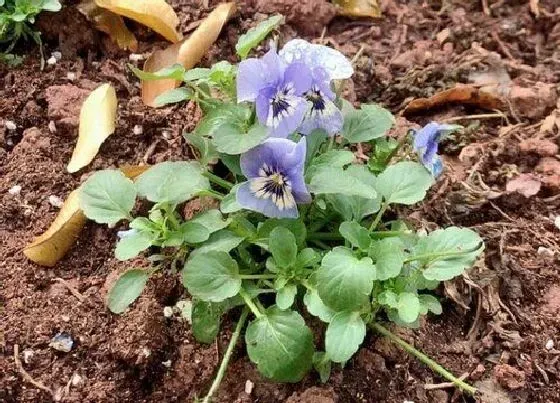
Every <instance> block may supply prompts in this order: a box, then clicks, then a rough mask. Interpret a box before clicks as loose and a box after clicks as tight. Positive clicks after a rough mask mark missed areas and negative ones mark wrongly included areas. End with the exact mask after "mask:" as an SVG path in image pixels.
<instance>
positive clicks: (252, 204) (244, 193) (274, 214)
mask: <svg viewBox="0 0 560 403" xmlns="http://www.w3.org/2000/svg"><path fill="white" fill-rule="evenodd" d="M236 196H237V202H238V203H239V204H240V205H241V206H242V207H243V208H245V209H248V210H253V211H258V212H259V213H262V214H264V215H265V216H267V217H271V218H297V217H298V215H299V213H298V209H297V205H294V206H293V207H291V208H288V209H282V210H280V209H279V208H278V206H277V205H276V204H275V203H274V202H273V201H272V198H270V197H268V198H266V199H265V198H260V197H257V196H256V195H255V194H254V193H253V192H252V191H251V185H250V184H249V182H244V183H242V184H241V186H239V188H238V189H237V194H236Z"/></svg>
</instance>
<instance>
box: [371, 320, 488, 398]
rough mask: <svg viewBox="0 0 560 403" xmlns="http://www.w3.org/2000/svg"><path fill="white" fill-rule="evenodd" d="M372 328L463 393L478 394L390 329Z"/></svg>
mask: <svg viewBox="0 0 560 403" xmlns="http://www.w3.org/2000/svg"><path fill="white" fill-rule="evenodd" d="M370 326H371V327H372V328H373V329H374V330H375V331H377V332H379V333H381V334H382V335H383V336H385V337H387V338H388V339H389V340H391V341H392V342H393V343H395V344H396V345H398V346H399V347H401V348H402V349H403V350H404V351H406V352H407V353H409V354H411V355H413V356H414V357H416V358H417V359H418V360H420V362H422V363H424V364H426V365H427V366H428V367H429V368H430V369H431V370H432V371H434V372H436V373H438V374H439V375H441V376H442V377H443V378H445V379H447V380H448V381H450V382H452V383H453V384H454V385H455V386H457V387H458V388H459V389H461V390H462V391H464V392H467V393H469V394H470V395H473V396H474V395H475V394H476V392H477V390H476V388H474V387H473V386H471V385H469V384H468V383H466V382H464V381H462V380H461V379H459V378H457V377H456V376H455V375H453V374H452V373H451V372H449V371H448V370H446V369H445V368H443V367H442V366H441V365H439V364H438V363H437V362H435V361H434V360H432V359H431V358H430V357H428V356H427V355H426V354H424V353H423V352H421V351H420V350H417V349H416V348H414V346H412V345H411V344H408V343H407V342H406V341H404V340H403V339H401V338H400V337H399V336H397V335H396V334H393V333H391V332H390V331H389V330H388V329H386V328H384V327H383V326H381V325H380V324H378V323H370Z"/></svg>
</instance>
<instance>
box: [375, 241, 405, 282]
mask: <svg viewBox="0 0 560 403" xmlns="http://www.w3.org/2000/svg"><path fill="white" fill-rule="evenodd" d="M369 256H370V257H371V258H372V259H373V260H374V261H375V268H376V269H377V280H381V281H385V280H388V279H390V278H393V277H397V276H398V275H399V274H400V273H401V269H402V267H403V263H404V259H405V256H406V255H405V252H404V244H403V242H402V241H401V240H400V238H396V237H393V238H385V239H381V240H379V241H375V242H373V243H372V244H371V247H370V249H369Z"/></svg>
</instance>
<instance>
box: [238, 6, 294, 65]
mask: <svg viewBox="0 0 560 403" xmlns="http://www.w3.org/2000/svg"><path fill="white" fill-rule="evenodd" d="M283 23H284V16H282V15H273V16H272V17H269V18H268V19H266V20H264V21H262V22H260V23H259V24H258V25H257V26H256V27H253V28H251V29H250V30H248V31H247V32H246V33H244V34H243V35H241V36H240V37H239V39H238V40H237V44H236V45H235V51H236V53H237V55H238V56H239V57H240V58H241V59H245V58H246V57H247V55H248V54H249V52H250V51H251V49H253V48H254V47H256V46H257V45H258V44H259V43H261V41H262V40H263V39H264V38H266V36H267V35H268V34H269V33H271V32H272V31H273V30H275V29H276V28H277V27H278V26H279V25H281V24H283Z"/></svg>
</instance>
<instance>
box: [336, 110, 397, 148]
mask: <svg viewBox="0 0 560 403" xmlns="http://www.w3.org/2000/svg"><path fill="white" fill-rule="evenodd" d="M394 123H395V118H394V117H393V115H392V114H391V112H389V111H388V110H387V109H384V108H382V107H380V106H379V105H362V106H361V108H360V109H355V110H353V111H351V112H349V113H348V114H347V115H346V116H345V118H344V126H343V128H342V135H343V137H344V138H345V139H346V140H348V142H350V143H362V142H365V141H369V140H373V139H376V138H379V137H383V136H385V135H386V134H387V132H388V131H389V129H390V128H391V127H392V126H393V124H394Z"/></svg>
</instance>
